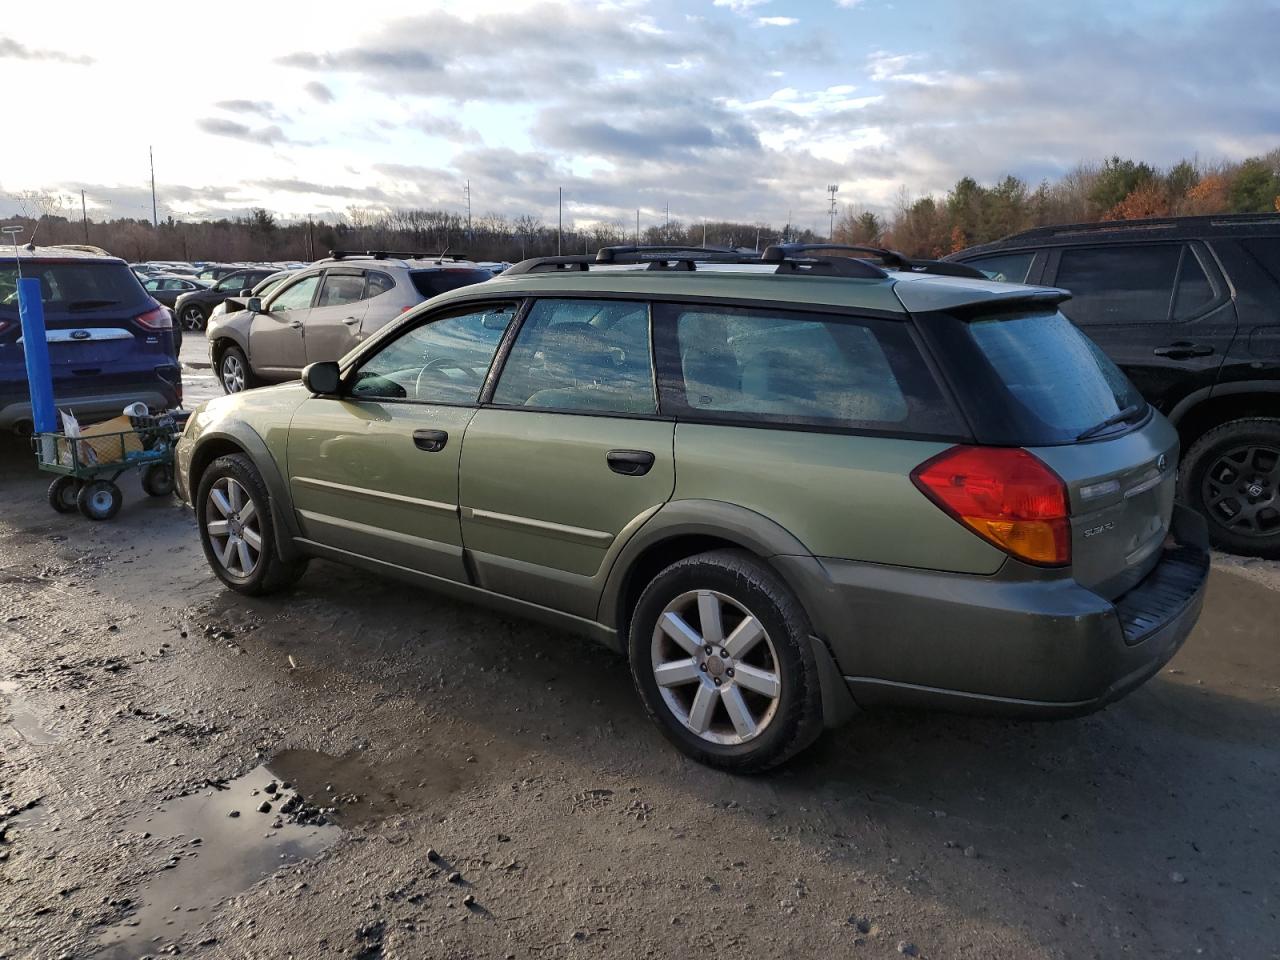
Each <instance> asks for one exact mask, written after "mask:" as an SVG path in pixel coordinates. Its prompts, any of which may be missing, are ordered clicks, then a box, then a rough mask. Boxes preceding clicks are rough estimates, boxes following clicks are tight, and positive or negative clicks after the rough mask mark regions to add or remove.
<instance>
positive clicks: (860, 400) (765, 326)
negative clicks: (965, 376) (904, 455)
mask: <svg viewBox="0 0 1280 960" xmlns="http://www.w3.org/2000/svg"><path fill="white" fill-rule="evenodd" d="M655 324H656V325H657V326H656V329H658V330H659V331H660V334H659V341H660V343H661V344H662V354H661V357H662V359H661V369H662V374H661V378H660V382H661V385H662V403H663V411H664V412H674V413H675V414H676V416H677V417H678V418H682V419H697V420H704V421H718V422H729V423H746V424H751V425H760V424H777V425H791V426H798V427H805V426H814V427H826V428H844V429H853V430H870V431H885V432H894V433H904V434H921V435H942V434H945V435H948V436H954V435H956V434H958V433H960V432H961V426H960V424H959V421H958V418H957V417H956V415H955V413H954V411H953V410H952V409H951V407H950V405H949V404H948V403H947V402H946V401H945V400H944V399H943V396H942V394H941V391H940V390H939V388H938V385H937V383H936V381H935V380H934V379H933V377H932V375H931V373H930V372H929V369H928V367H927V366H926V364H925V362H924V359H923V357H922V355H921V353H920V351H919V349H918V348H917V346H916V344H915V342H914V340H913V338H912V336H911V332H910V329H909V328H908V326H907V324H906V322H905V321H896V320H877V319H871V318H865V319H864V318H856V317H847V318H846V317H831V316H825V315H820V314H805V313H798V312H793V311H788V310H774V309H770V308H766V307H735V306H703V305H696V306H695V305H679V304H662V305H655Z"/></svg>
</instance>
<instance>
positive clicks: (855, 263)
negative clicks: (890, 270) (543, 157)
mask: <svg viewBox="0 0 1280 960" xmlns="http://www.w3.org/2000/svg"><path fill="white" fill-rule="evenodd" d="M770 249H772V250H774V251H775V253H774V256H773V257H772V258H766V257H761V256H756V255H755V254H754V253H739V252H738V251H735V250H729V249H726V248H723V247H690V246H683V245H682V246H666V245H654V246H648V245H626V246H614V247H601V248H600V250H599V251H597V252H596V255H595V256H590V255H573V256H562V257H533V258H530V259H528V260H522V261H521V262H520V263H517V264H515V265H514V266H512V267H509V268H507V270H506V271H504V272H503V276H505V277H511V276H518V275H520V274H528V273H556V272H560V271H565V270H578V271H581V270H590V269H591V267H592V266H613V265H619V266H620V265H624V264H631V265H637V264H646V265H647V266H646V269H648V270H653V271H663V270H678V271H693V270H696V269H697V265H698V264H700V263H705V264H714V263H720V264H733V263H736V264H756V265H770V266H776V267H777V270H775V271H774V272H775V273H789V274H805V275H810V276H838V277H860V278H862V279H877V280H882V279H884V278H885V277H886V276H888V274H886V273H885V272H884V271H883V270H881V269H880V268H879V267H877V266H875V265H874V264H871V263H868V262H867V261H865V260H855V259H852V258H850V257H831V258H815V257H805V256H791V255H789V253H788V252H787V251H785V250H783V248H781V247H777V248H770ZM949 266H950V265H949ZM975 272H976V271H975Z"/></svg>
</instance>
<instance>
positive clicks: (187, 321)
mask: <svg viewBox="0 0 1280 960" xmlns="http://www.w3.org/2000/svg"><path fill="white" fill-rule="evenodd" d="M179 319H180V320H181V322H182V327H183V329H184V330H203V329H204V323H205V320H204V311H203V310H201V309H200V308H199V307H197V306H196V305H195V304H190V305H189V306H185V307H183V308H182V316H181V317H180V318H179Z"/></svg>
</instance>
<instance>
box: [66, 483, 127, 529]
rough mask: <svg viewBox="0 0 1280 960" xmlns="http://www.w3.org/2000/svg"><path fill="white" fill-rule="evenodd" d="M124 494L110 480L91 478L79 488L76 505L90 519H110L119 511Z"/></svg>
mask: <svg viewBox="0 0 1280 960" xmlns="http://www.w3.org/2000/svg"><path fill="white" fill-rule="evenodd" d="M123 500H124V495H123V494H121V493H120V488H119V487H117V486H116V485H115V484H114V483H112V482H111V481H110V480H93V481H90V482H89V483H86V484H85V485H84V486H83V487H81V488H80V493H79V494H78V495H77V496H76V505H77V506H78V507H79V508H80V512H81V513H83V514H84V515H85V516H86V517H88V518H89V519H90V520H110V519H111V518H112V517H114V516H115V515H116V514H117V513H119V512H120V504H121V502H122V501H123Z"/></svg>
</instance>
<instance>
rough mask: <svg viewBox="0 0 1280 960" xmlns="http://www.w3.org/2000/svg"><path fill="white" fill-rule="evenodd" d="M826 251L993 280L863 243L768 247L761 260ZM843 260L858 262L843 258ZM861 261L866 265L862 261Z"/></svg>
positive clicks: (979, 273) (978, 272) (962, 267)
mask: <svg viewBox="0 0 1280 960" xmlns="http://www.w3.org/2000/svg"><path fill="white" fill-rule="evenodd" d="M824 250H832V251H835V250H839V251H848V252H850V253H867V254H870V255H871V256H873V257H876V258H877V259H878V260H879V261H880V262H881V263H883V264H884V265H885V266H887V267H891V268H893V269H894V270H905V271H908V272H909V273H935V274H938V275H940V276H944V277H966V278H968V279H970V280H986V279H989V278H988V277H987V275H986V274H985V273H983V272H982V271H981V270H978V269H977V268H976V267H970V266H966V265H965V264H962V263H947V262H945V261H942V260H913V259H912V258H911V257H908V256H907V255H906V254H903V253H899V252H898V251H897V250H889V249H887V248H885V247H871V246H867V245H865V244H860V243H778V244H774V245H773V246H770V247H766V248H765V251H764V253H762V254H761V255H760V259H761V260H765V261H768V262H770V263H781V262H786V261H787V260H791V259H794V257H795V256H796V255H797V254H806V253H815V252H820V251H824ZM839 259H845V260H848V259H856V258H849V257H843V258H839ZM858 262H865V261H861V260H859V261H858Z"/></svg>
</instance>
